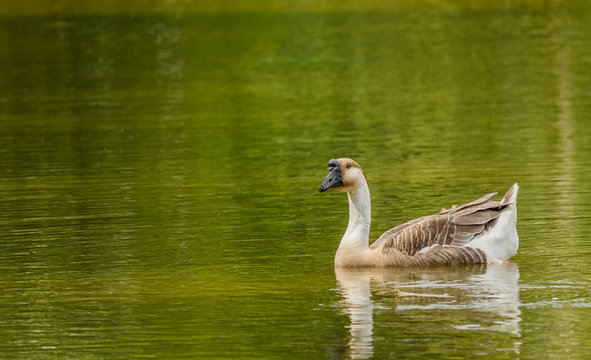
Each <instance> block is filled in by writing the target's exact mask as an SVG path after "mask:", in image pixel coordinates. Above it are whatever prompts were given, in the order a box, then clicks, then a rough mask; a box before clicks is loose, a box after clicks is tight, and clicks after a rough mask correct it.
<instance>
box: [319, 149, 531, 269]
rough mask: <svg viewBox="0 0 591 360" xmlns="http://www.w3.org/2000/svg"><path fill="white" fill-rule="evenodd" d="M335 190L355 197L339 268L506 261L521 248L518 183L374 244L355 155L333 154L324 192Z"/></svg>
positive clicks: (339, 251) (363, 180)
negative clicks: (500, 194)
mask: <svg viewBox="0 0 591 360" xmlns="http://www.w3.org/2000/svg"><path fill="white" fill-rule="evenodd" d="M328 189H335V190H338V191H342V192H346V193H347V195H348V197H349V224H348V226H347V230H346V231H345V234H344V235H343V238H342V239H341V242H340V244H339V247H338V249H337V252H336V255H335V258H334V263H335V266H336V267H370V266H374V267H375V266H412V265H431V264H487V263H488V264H500V263H505V262H508V260H509V258H510V257H511V256H513V255H515V253H516V252H517V248H518V246H519V236H518V234H517V229H516V227H515V226H516V223H517V207H516V200H517V191H518V190H519V185H517V183H515V184H514V185H513V186H512V187H511V188H510V189H509V190H508V191H507V193H506V194H505V196H504V197H503V198H502V199H501V201H500V202H499V201H493V200H490V199H491V198H492V197H493V196H495V195H496V194H497V193H491V194H488V195H484V196H483V197H481V198H479V199H478V200H474V201H472V202H469V203H467V204H464V205H461V206H452V207H451V208H450V209H442V210H441V211H440V212H439V213H437V214H434V215H428V216H424V217H421V218H418V219H415V220H411V221H409V222H407V223H404V224H402V225H399V226H396V227H394V228H392V229H390V230H388V231H386V232H385V233H383V234H382V235H381V236H380V237H379V238H378V239H377V240H376V241H375V242H374V243H372V244H371V245H369V229H370V223H371V202H370V195H369V187H368V184H367V179H366V177H365V172H364V171H363V169H362V168H361V166H359V164H358V163H356V162H355V161H354V160H352V159H348V158H342V159H331V160H330V161H329V162H328V174H327V176H326V178H325V179H324V181H323V182H322V185H320V188H319V189H318V190H319V191H320V192H325V191H326V190H328Z"/></svg>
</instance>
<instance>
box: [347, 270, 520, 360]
mask: <svg viewBox="0 0 591 360" xmlns="http://www.w3.org/2000/svg"><path fill="white" fill-rule="evenodd" d="M335 273H336V279H337V282H338V286H339V290H340V293H341V296H342V298H341V306H342V309H343V312H344V313H346V314H347V315H348V316H349V318H350V325H349V338H348V344H347V347H348V355H349V357H350V358H351V359H367V358H370V357H372V356H373V351H374V350H373V325H374V320H373V313H374V309H383V311H402V312H405V311H426V312H429V311H433V310H436V311H437V310H442V309H445V310H451V311H453V310H462V311H463V312H466V311H472V312H475V313H481V314H482V313H486V314H487V315H488V316H486V317H484V318H483V317H474V316H468V317H465V318H464V317H462V318H461V319H460V320H464V323H460V324H459V325H458V324H457V323H458V319H454V320H456V321H454V323H455V325H453V327H454V328H455V329H458V330H460V331H462V330H496V331H502V332H506V333H510V334H513V335H517V336H519V322H520V321H521V319H520V317H519V316H520V310H519V288H518V280H519V268H518V267H517V266H516V265H514V264H503V265H474V266H468V267H450V266H443V267H439V266H436V267H415V268H396V267H393V268H338V267H337V268H335ZM372 295H373V296H372ZM376 298H379V300H375V299H376ZM491 318H492V319H494V321H491V320H490V319H491ZM479 319H481V320H479ZM519 345H520V343H519V342H515V343H514V349H513V351H515V352H517V353H518V352H519Z"/></svg>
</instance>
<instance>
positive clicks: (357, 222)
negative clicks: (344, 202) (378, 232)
mask: <svg viewBox="0 0 591 360" xmlns="http://www.w3.org/2000/svg"><path fill="white" fill-rule="evenodd" d="M356 185H357V186H355V188H354V189H353V190H352V191H350V192H347V195H348V196H349V225H348V226H347V231H346V232H345V235H344V236H343V238H342V239H341V244H340V245H339V248H338V250H337V255H336V258H335V260H337V262H340V261H338V260H342V261H346V262H351V261H353V260H354V258H359V259H360V256H361V255H363V254H365V253H366V252H367V251H369V248H368V246H369V228H370V225H371V201H370V197H369V187H368V186H367V181H365V178H363V179H362V180H360V181H359V182H358V183H357V184H356Z"/></svg>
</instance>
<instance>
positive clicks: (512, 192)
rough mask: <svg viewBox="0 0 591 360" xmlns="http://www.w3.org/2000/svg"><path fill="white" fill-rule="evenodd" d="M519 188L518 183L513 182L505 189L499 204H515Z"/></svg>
mask: <svg viewBox="0 0 591 360" xmlns="http://www.w3.org/2000/svg"><path fill="white" fill-rule="evenodd" d="M518 190H519V185H517V183H515V184H513V186H511V188H510V189H509V190H508V191H507V193H506V194H505V196H503V199H501V204H503V205H505V204H515V203H517V191H518Z"/></svg>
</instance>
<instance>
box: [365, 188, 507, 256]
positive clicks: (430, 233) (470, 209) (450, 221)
mask: <svg viewBox="0 0 591 360" xmlns="http://www.w3.org/2000/svg"><path fill="white" fill-rule="evenodd" d="M496 194H497V193H491V194H487V195H485V196H483V197H481V198H479V199H477V200H475V201H472V202H470V203H467V204H464V205H461V206H456V207H453V208H452V209H448V210H445V209H444V210H442V211H441V212H439V213H438V214H435V215H430V216H424V217H422V218H418V219H415V220H412V221H409V222H407V223H404V224H402V225H399V226H396V227H395V228H392V229H390V230H388V231H386V232H385V233H384V234H382V236H380V237H379V238H378V239H377V240H376V241H375V242H374V243H373V244H372V245H371V246H370V247H371V248H372V249H375V248H378V247H380V246H381V247H382V252H388V251H391V250H392V249H394V250H397V251H399V252H402V253H404V254H406V255H409V256H414V255H416V254H417V253H419V252H420V251H421V250H422V249H425V248H427V247H432V246H434V245H440V246H444V248H443V250H434V249H436V248H435V247H434V248H432V249H429V251H427V252H426V253H432V256H433V257H434V258H433V259H431V260H432V261H435V263H439V261H442V259H443V258H446V259H448V260H450V261H452V260H453V261H456V260H454V259H458V258H461V259H462V260H461V263H473V261H476V262H478V261H482V260H483V258H482V256H484V254H480V253H478V252H476V253H475V252H473V251H472V252H469V256H468V253H466V252H464V251H462V250H457V249H456V248H463V247H466V246H468V244H469V243H470V241H472V240H473V239H474V238H475V237H477V236H479V235H481V234H482V233H483V232H485V231H487V229H489V228H490V227H491V226H492V225H493V224H494V223H495V221H496V219H497V218H498V216H499V214H500V212H501V210H503V208H505V207H506V206H508V205H509V204H503V203H500V202H498V201H492V200H490V198H491V197H493V196H494V195H496ZM433 251H435V252H433ZM458 251H459V252H458ZM450 256H451V257H452V258H453V259H452V258H449V257H450ZM435 258H437V260H436V259H435ZM431 260H430V261H431ZM458 261H460V260H458Z"/></svg>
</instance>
